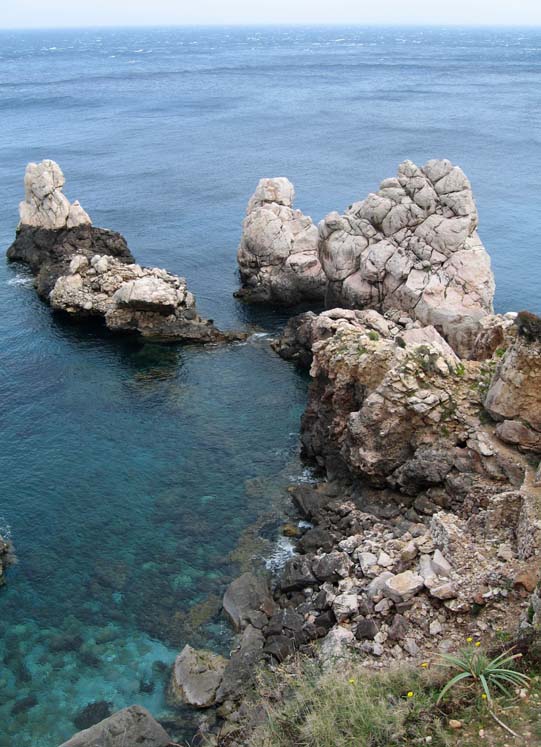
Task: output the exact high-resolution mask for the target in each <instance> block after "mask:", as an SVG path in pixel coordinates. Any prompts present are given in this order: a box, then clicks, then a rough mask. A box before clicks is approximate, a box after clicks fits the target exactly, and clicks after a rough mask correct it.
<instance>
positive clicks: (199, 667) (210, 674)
mask: <svg viewBox="0 0 541 747" xmlns="http://www.w3.org/2000/svg"><path fill="white" fill-rule="evenodd" d="M226 664H227V660H226V659H224V658H223V656H219V655H218V654H214V653H212V652H211V651H205V650H196V649H194V648H192V647H191V646H184V648H183V649H182V651H181V652H180V654H179V655H178V656H177V658H176V660H175V665H174V667H173V674H172V677H171V687H170V691H171V695H172V696H173V699H175V700H178V701H180V702H182V703H186V704H187V705H191V706H195V707H196V708H209V707H210V706H212V705H214V704H215V702H216V693H217V691H218V688H219V687H220V685H221V684H222V679H223V676H224V671H225V667H226Z"/></svg>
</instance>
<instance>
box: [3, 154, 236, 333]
mask: <svg viewBox="0 0 541 747" xmlns="http://www.w3.org/2000/svg"><path fill="white" fill-rule="evenodd" d="M24 182H25V201H24V202H21V204H20V206H19V214H20V224H19V226H18V228H17V235H16V238H15V241H14V242H13V244H12V245H11V246H10V248H9V249H8V252H7V256H8V258H9V259H11V260H14V261H20V262H24V263H26V264H28V265H29V267H30V269H31V270H32V272H33V273H34V274H35V275H36V286H37V290H38V293H39V294H40V296H41V297H42V298H44V300H46V301H48V302H49V303H50V304H51V306H52V307H53V308H54V309H57V310H60V311H63V312H66V313H68V314H70V315H71V316H73V317H76V318H85V317H90V316H94V317H98V318H101V319H103V321H104V323H105V325H106V326H107V328H108V329H110V330H113V331H115V332H123V333H137V334H139V335H141V336H143V337H152V338H155V339H159V340H165V341H174V340H178V341H186V342H222V341H227V340H230V339H239V338H243V337H244V335H239V334H232V333H231V334H230V333H226V332H221V331H220V330H219V329H217V328H216V327H215V326H214V324H213V323H212V321H210V320H206V319H203V318H201V317H200V316H199V315H198V314H197V310H196V306H195V299H194V297H193V295H192V294H191V293H190V292H189V291H188V289H187V286H186V281H185V280H184V278H180V277H177V276H176V275H172V274H170V273H168V272H166V271H165V270H161V269H157V268H143V267H140V266H139V265H136V264H134V258H133V256H132V254H131V252H130V250H129V249H128V246H127V244H126V241H125V239H124V238H123V237H122V236H121V235H120V234H118V233H115V232H114V231H108V230H106V229H103V228H95V227H94V226H93V225H92V223H91V220H90V218H89V216H88V214H87V213H86V212H85V211H84V210H83V209H82V207H81V206H80V205H79V203H78V202H75V203H73V204H70V202H69V200H68V199H67V198H66V196H65V195H64V194H63V193H62V188H63V186H64V175H63V174H62V171H61V170H60V167H59V166H58V164H56V163H55V162H54V161H50V160H46V161H43V162H42V163H40V164H34V163H31V164H29V165H28V167H27V169H26V174H25V180H24Z"/></svg>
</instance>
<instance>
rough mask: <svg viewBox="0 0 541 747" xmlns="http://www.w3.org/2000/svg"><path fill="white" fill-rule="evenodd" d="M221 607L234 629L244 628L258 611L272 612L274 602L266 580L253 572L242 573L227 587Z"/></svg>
mask: <svg viewBox="0 0 541 747" xmlns="http://www.w3.org/2000/svg"><path fill="white" fill-rule="evenodd" d="M223 607H224V612H225V614H226V616H227V617H228V618H229V620H230V622H231V624H232V625H233V627H234V628H235V630H242V629H243V628H245V627H246V625H248V623H250V622H251V620H252V617H253V616H254V615H257V614H258V613H261V612H264V613H266V614H269V615H270V614H272V611H273V608H274V602H273V600H272V597H271V593H270V589H269V584H268V580H267V579H266V578H265V577H263V576H256V575H255V574H254V573H243V574H242V576H239V577H238V578H236V579H235V580H234V581H232V582H231V583H230V584H229V586H228V587H227V589H226V592H225V594H224V598H223Z"/></svg>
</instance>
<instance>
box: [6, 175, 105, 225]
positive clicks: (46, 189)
mask: <svg viewBox="0 0 541 747" xmlns="http://www.w3.org/2000/svg"><path fill="white" fill-rule="evenodd" d="M65 181H66V180H65V178H64V174H63V173H62V170H61V169H60V166H59V165H58V164H57V163H55V162H54V161H50V160H45V161H42V162H41V163H29V164H28V166H27V167H26V173H25V175H24V192H25V199H24V202H21V203H20V204H19V217H20V220H21V223H22V224H23V225H25V226H33V227H35V228H45V229H51V230H58V229H60V228H75V227H76V226H81V225H91V224H92V221H91V220H90V217H89V215H88V214H87V213H86V212H85V211H84V210H83V208H82V207H81V205H80V204H79V203H78V202H77V201H76V202H74V203H73V205H72V204H70V201H69V200H68V198H67V197H66V196H65V195H64V194H63V193H62V188H63V186H64V184H65Z"/></svg>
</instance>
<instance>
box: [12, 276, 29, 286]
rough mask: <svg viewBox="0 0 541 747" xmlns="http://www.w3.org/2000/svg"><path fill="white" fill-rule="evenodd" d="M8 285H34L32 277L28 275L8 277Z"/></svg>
mask: <svg viewBox="0 0 541 747" xmlns="http://www.w3.org/2000/svg"><path fill="white" fill-rule="evenodd" d="M7 284H8V285H23V286H25V287H30V286H32V285H34V278H32V277H30V276H29V275H15V277H13V278H10V279H9V280H8V281H7Z"/></svg>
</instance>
